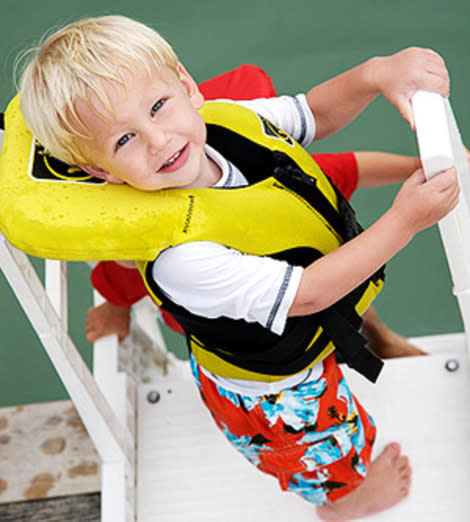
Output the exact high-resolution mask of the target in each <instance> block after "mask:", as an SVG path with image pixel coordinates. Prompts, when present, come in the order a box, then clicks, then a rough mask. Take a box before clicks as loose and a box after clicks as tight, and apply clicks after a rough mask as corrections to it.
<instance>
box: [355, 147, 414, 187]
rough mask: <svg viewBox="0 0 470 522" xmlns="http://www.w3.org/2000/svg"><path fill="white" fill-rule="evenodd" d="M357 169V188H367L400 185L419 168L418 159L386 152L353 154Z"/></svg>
mask: <svg viewBox="0 0 470 522" xmlns="http://www.w3.org/2000/svg"><path fill="white" fill-rule="evenodd" d="M354 156H355V157H356V161H357V169H358V187H359V188H368V187H377V186H380V185H389V184H391V183H402V182H403V181H405V180H407V179H408V178H409V177H410V176H411V174H412V173H413V172H414V171H415V170H416V169H419V168H421V161H420V160H419V158H414V157H411V156H401V155H399V154H390V153H388V152H372V151H370V152H369V151H360V152H354Z"/></svg>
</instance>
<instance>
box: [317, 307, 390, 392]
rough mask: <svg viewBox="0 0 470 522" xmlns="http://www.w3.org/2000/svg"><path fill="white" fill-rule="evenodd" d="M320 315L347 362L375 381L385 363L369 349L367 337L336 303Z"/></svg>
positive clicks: (326, 330)
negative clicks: (347, 318)
mask: <svg viewBox="0 0 470 522" xmlns="http://www.w3.org/2000/svg"><path fill="white" fill-rule="evenodd" d="M318 316H319V317H320V321H321V324H322V326H323V328H324V330H325V332H326V334H327V335H328V337H329V338H330V339H331V340H332V341H333V343H334V345H335V346H336V348H337V349H338V350H339V351H340V352H341V354H342V355H343V357H344V360H345V361H346V364H347V365H348V366H349V367H350V368H354V370H356V371H357V372H359V373H360V374H361V375H364V377H366V378H367V379H369V381H371V382H375V381H376V380H377V377H378V376H379V373H380V372H381V370H382V367H383V365H384V363H383V362H382V361H381V360H380V359H379V358H377V357H376V356H375V355H374V354H373V353H371V352H370V351H369V350H368V349H367V347H366V343H367V339H366V338H365V337H364V336H363V335H361V334H360V333H359V332H358V330H357V329H356V328H355V327H354V326H353V325H352V324H351V323H350V322H349V321H347V320H346V319H345V318H344V316H343V315H342V314H341V313H340V312H338V311H337V310H336V309H335V305H333V306H330V308H327V309H326V310H323V311H321V312H319V313H318Z"/></svg>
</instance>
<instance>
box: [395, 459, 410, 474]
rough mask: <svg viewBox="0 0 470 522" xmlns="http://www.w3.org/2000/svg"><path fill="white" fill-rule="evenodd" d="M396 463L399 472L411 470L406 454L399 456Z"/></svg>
mask: <svg viewBox="0 0 470 522" xmlns="http://www.w3.org/2000/svg"><path fill="white" fill-rule="evenodd" d="M396 465H397V468H398V471H400V473H406V472H411V466H410V461H409V459H408V457H406V456H401V457H400V458H399V459H398V460H397V464H396Z"/></svg>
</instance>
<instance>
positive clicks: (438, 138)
mask: <svg viewBox="0 0 470 522" xmlns="http://www.w3.org/2000/svg"><path fill="white" fill-rule="evenodd" d="M412 104H413V112H414V119H415V124H416V134H417V139H418V146H419V152H420V157H421V162H422V164H423V170H424V173H425V175H426V177H427V178H428V179H429V178H432V177H433V176H435V175H436V174H437V173H438V172H440V171H442V170H445V169H448V168H449V167H451V166H455V167H456V169H457V175H458V178H459V183H460V187H461V194H460V199H459V202H458V204H457V206H456V207H455V208H454V210H452V211H451V212H450V213H449V214H448V215H447V216H445V217H444V218H443V219H441V220H440V221H439V230H440V233H441V238H442V242H443V245H444V250H445V252H446V256H447V261H448V263H449V269H450V272H451V275H452V281H453V284H454V294H455V295H456V297H457V300H458V303H459V307H460V312H461V315H462V320H463V323H464V329H465V334H466V335H465V342H466V345H467V350H468V352H469V354H470V343H469V335H468V333H469V332H470V243H469V241H468V238H469V234H470V174H469V169H468V159H467V155H466V151H465V148H464V146H463V143H462V139H461V137H460V133H459V130H458V127H457V123H456V121H455V117H454V114H453V111H452V108H451V105H450V102H449V100H447V99H444V98H442V97H441V96H440V95H439V94H436V93H431V92H425V91H418V92H417V93H416V94H415V95H414V97H413V100H412Z"/></svg>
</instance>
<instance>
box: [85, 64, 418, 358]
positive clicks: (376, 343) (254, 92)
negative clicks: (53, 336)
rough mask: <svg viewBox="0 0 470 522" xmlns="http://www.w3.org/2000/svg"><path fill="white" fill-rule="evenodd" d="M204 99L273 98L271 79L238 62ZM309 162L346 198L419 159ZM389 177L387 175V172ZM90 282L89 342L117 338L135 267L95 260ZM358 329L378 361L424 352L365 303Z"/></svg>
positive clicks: (122, 333) (401, 174) (402, 174)
mask: <svg viewBox="0 0 470 522" xmlns="http://www.w3.org/2000/svg"><path fill="white" fill-rule="evenodd" d="M199 90H200V91H201V93H202V95H203V96H204V99H205V100H214V99H218V98H226V99H231V100H250V99H254V98H273V97H275V96H277V93H276V90H275V88H274V85H273V83H272V81H271V78H270V77H269V76H268V75H267V74H266V72H265V71H263V70H262V69H261V68H259V67H256V66H254V65H247V64H244V65H241V66H240V67H238V68H237V69H234V70H231V71H228V72H226V73H223V74H221V75H219V76H216V77H214V78H211V79H209V80H206V81H205V82H203V83H201V84H199ZM313 157H314V159H315V161H316V162H317V163H318V165H319V166H320V168H321V169H322V171H323V172H324V173H325V174H326V175H327V176H328V177H329V178H330V180H331V181H332V183H333V184H334V185H335V186H336V187H337V188H338V190H339V191H340V192H341V194H342V195H343V196H344V197H345V198H346V199H349V198H350V197H351V195H352V193H353V191H354V190H355V189H356V187H357V185H358V184H361V185H362V181H361V180H362V179H365V180H369V179H373V182H372V183H371V182H369V183H371V184H374V185H375V184H380V183H381V182H383V180H384V178H385V180H388V182H391V181H392V180H393V179H394V180H395V181H397V182H398V181H401V182H402V181H404V180H405V179H407V178H408V177H409V175H410V174H411V173H412V172H413V171H415V170H416V169H417V168H419V167H420V166H421V164H420V162H419V160H417V159H416V158H410V157H406V156H398V155H395V154H387V153H380V152H366V151H365V152H356V153H353V152H347V153H340V154H315V155H314V156H313ZM387 173H391V174H392V176H393V177H392V178H390V174H387ZM91 281H92V284H93V286H94V288H95V289H96V290H98V291H99V292H100V294H101V295H102V296H103V297H105V298H106V302H105V303H103V304H101V305H99V306H97V307H93V308H91V309H90V310H89V311H88V315H87V320H86V333H87V338H88V340H89V341H90V342H94V341H96V340H97V339H99V338H100V337H103V336H105V335H110V334H114V333H116V334H118V336H119V339H120V340H121V341H122V340H123V339H124V338H125V337H127V335H128V333H129V324H130V306H132V304H134V303H135V302H137V301H138V300H140V299H141V298H142V297H144V296H146V295H148V292H147V289H146V287H145V285H144V283H143V281H142V279H141V277H140V275H139V272H138V270H132V269H126V268H123V267H120V266H119V265H118V264H117V263H115V262H112V261H101V262H100V263H98V264H97V266H96V267H95V268H94V269H93V271H92V274H91ZM160 317H161V319H162V321H163V322H164V324H166V326H168V327H169V328H170V329H172V330H173V331H174V332H177V333H184V332H183V329H182V328H181V326H180V325H179V324H178V322H177V321H176V320H175V319H174V318H173V317H172V316H171V314H169V313H168V312H166V311H165V310H163V309H160ZM363 320H364V323H363V330H362V333H363V335H364V336H365V337H366V339H367V341H368V345H367V346H368V348H369V349H371V350H372V351H373V352H374V353H375V354H376V355H378V356H379V357H380V358H381V359H384V358H391V357H406V356H413V355H424V352H423V351H422V350H420V349H419V348H417V347H416V346H413V345H411V344H410V343H409V342H408V341H407V340H406V339H404V338H403V337H402V336H400V335H398V334H396V333H395V332H393V331H391V330H390V329H389V328H387V326H386V325H385V324H384V323H383V322H382V321H380V319H379V318H378V316H377V314H376V313H375V311H374V309H373V308H372V307H370V308H369V309H368V310H367V311H366V313H365V314H364V316H363Z"/></svg>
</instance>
